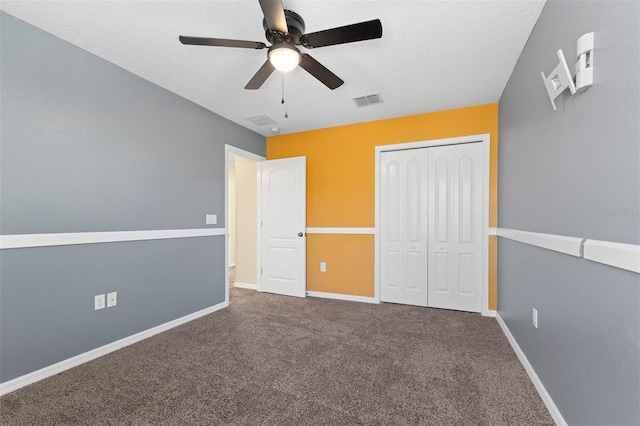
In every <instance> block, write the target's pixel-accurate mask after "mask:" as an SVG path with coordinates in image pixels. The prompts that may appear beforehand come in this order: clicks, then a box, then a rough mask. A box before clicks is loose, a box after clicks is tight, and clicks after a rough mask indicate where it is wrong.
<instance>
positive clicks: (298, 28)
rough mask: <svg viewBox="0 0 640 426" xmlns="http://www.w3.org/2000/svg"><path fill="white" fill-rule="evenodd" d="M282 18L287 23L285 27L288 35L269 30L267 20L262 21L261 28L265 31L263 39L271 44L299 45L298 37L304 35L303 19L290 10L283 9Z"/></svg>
mask: <svg viewBox="0 0 640 426" xmlns="http://www.w3.org/2000/svg"><path fill="white" fill-rule="evenodd" d="M284 16H285V19H286V21H287V27H288V28H289V33H287V34H283V33H280V32H278V31H274V30H270V29H269V27H268V26H267V20H266V19H262V27H263V28H264V31H265V37H266V38H267V40H269V41H270V42H271V44H281V43H290V44H301V43H300V37H302V35H303V34H304V28H305V26H304V19H302V16H300V15H298V14H297V13H295V12H294V11H292V10H288V9H285V10H284Z"/></svg>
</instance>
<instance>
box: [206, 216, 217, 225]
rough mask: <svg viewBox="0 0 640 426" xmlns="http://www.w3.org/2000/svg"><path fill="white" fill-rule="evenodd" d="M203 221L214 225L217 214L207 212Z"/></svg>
mask: <svg viewBox="0 0 640 426" xmlns="http://www.w3.org/2000/svg"><path fill="white" fill-rule="evenodd" d="M205 222H206V224H207V225H216V224H217V223H218V215H216V214H208V215H207V216H206V218H205Z"/></svg>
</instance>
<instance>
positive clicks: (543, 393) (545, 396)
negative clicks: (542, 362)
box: [496, 314, 567, 426]
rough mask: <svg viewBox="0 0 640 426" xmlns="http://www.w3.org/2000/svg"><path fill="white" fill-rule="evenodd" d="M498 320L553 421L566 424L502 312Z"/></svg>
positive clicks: (560, 424) (559, 425) (498, 315)
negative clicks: (503, 317)
mask: <svg viewBox="0 0 640 426" xmlns="http://www.w3.org/2000/svg"><path fill="white" fill-rule="evenodd" d="M496 320H498V324H500V328H502V331H503V332H504V335H505V336H507V340H509V343H511V347H512V348H513V350H514V352H515V353H516V355H517V356H518V359H519V360H520V362H521V363H522V366H523V367H524V369H525V370H526V372H527V374H528V375H529V378H530V379H531V381H532V382H533V385H534V386H535V387H536V390H537V391H538V393H539V394H540V398H542V402H544V405H546V406H547V410H549V414H551V417H552V418H553V421H554V422H556V424H557V425H558V426H566V424H567V422H565V421H564V418H563V417H562V414H560V410H558V407H556V404H555V403H554V402H553V399H551V395H549V392H547V389H545V387H544V385H543V384H542V381H541V380H540V378H539V377H538V375H537V374H536V371H535V370H534V369H533V366H532V365H531V364H530V363H529V360H528V359H527V356H526V355H525V354H524V352H522V349H520V345H518V342H516V339H515V338H514V337H513V334H511V331H510V330H509V328H508V327H507V324H505V322H504V320H503V319H502V317H501V316H500V314H496Z"/></svg>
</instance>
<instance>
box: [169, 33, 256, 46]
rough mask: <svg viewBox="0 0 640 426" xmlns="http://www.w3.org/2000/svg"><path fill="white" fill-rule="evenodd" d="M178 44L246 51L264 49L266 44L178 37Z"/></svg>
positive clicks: (223, 39)
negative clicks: (232, 48)
mask: <svg viewBox="0 0 640 426" xmlns="http://www.w3.org/2000/svg"><path fill="white" fill-rule="evenodd" d="M180 43H182V44H192V45H197V46H221V47H244V48H246V49H264V48H265V47H267V45H266V44H264V43H261V42H259V41H244V40H228V39H225V38H206V37H188V36H180Z"/></svg>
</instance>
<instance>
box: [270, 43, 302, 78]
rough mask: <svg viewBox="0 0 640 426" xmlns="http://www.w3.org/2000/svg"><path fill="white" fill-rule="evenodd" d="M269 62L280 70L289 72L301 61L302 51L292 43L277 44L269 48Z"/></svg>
mask: <svg viewBox="0 0 640 426" xmlns="http://www.w3.org/2000/svg"><path fill="white" fill-rule="evenodd" d="M269 62H271V65H273V67H274V68H275V69H277V70H278V71H282V72H289V71H291V70H293V69H294V68H295V67H297V66H298V64H299V63H300V51H299V50H298V49H296V48H295V47H294V46H292V45H290V44H276V45H273V46H271V48H270V49H269Z"/></svg>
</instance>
